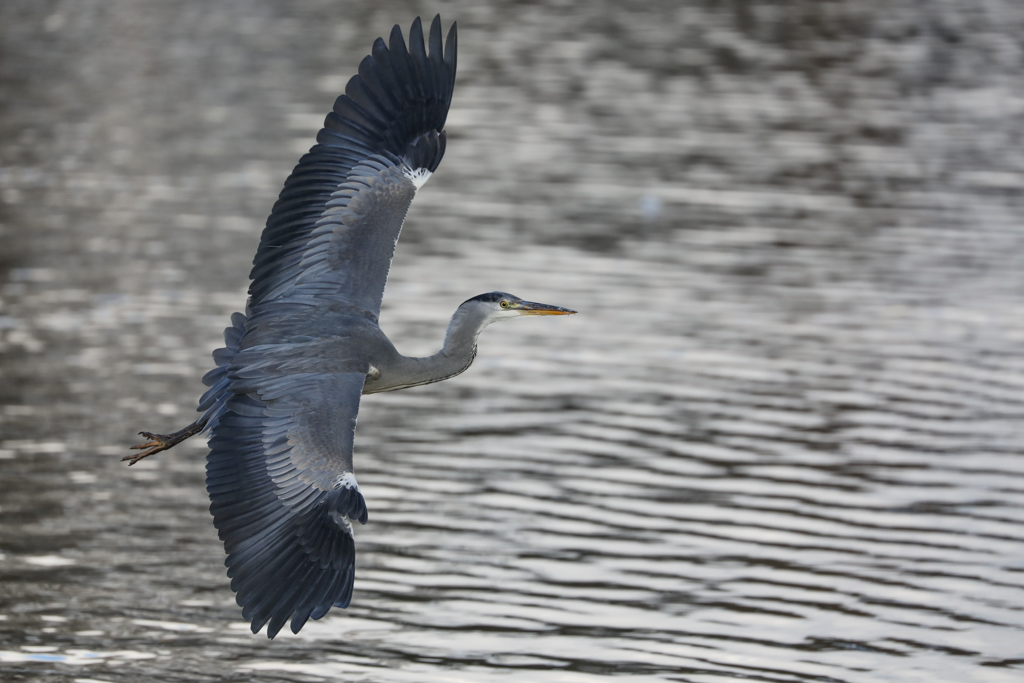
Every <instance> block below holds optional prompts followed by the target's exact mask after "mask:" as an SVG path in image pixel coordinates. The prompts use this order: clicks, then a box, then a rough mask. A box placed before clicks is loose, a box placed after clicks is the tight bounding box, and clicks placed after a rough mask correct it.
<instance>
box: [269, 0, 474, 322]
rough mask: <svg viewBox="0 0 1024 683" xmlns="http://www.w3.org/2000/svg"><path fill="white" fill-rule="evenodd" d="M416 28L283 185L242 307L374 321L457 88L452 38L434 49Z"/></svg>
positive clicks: (355, 90)
mask: <svg viewBox="0 0 1024 683" xmlns="http://www.w3.org/2000/svg"><path fill="white" fill-rule="evenodd" d="M428 43H429V55H428V53H427V45H425V44H424V40H423V30H422V27H421V24H420V20H419V19H418V18H417V19H416V21H415V22H413V25H412V28H411V30H410V33H409V47H408V49H407V48H406V45H405V41H404V40H403V39H402V32H401V29H399V27H398V26H395V27H394V28H393V29H392V31H391V37H390V40H389V42H388V44H387V45H385V43H384V41H383V39H381V38H378V39H377V40H376V42H374V44H373V50H372V54H370V55H368V56H367V57H366V58H365V59H363V61H362V63H361V64H360V65H359V73H358V75H356V76H353V77H352V79H351V80H350V81H349V82H348V85H347V86H346V88H345V94H344V95H342V96H340V97H339V98H338V99H337V101H336V102H335V104H334V111H333V112H331V113H330V114H328V116H327V120H326V121H325V122H324V128H323V129H322V130H321V131H320V133H319V134H318V135H317V144H316V146H314V147H313V148H312V149H310V151H309V153H308V154H306V155H305V156H303V157H302V159H301V160H300V161H299V164H298V165H297V166H296V167H295V169H294V170H293V171H292V174H291V176H290V177H289V178H288V180H287V181H286V182H285V186H284V189H283V190H282V191H281V195H280V197H279V199H278V201H277V203H276V204H275V205H274V208H273V211H272V212H271V214H270V218H269V219H268V220H267V226H266V228H265V229H264V231H263V237H262V239H261V242H260V247H259V250H258V251H257V252H256V257H255V259H254V260H253V269H252V273H251V274H250V278H251V279H252V283H251V284H250V286H249V297H250V298H249V305H250V306H252V307H255V308H258V307H259V306H260V305H262V304H264V303H268V302H274V301H277V300H282V299H283V300H287V301H292V302H306V303H310V304H313V305H317V304H319V303H322V302H324V301H325V300H327V301H330V302H331V303H335V302H342V303H346V304H350V305H353V306H356V307H358V308H360V309H362V310H364V311H366V312H368V313H369V314H370V315H372V316H373V317H374V318H376V316H377V315H378V314H379V312H380V301H381V297H382V296H383V293H384V285H385V284H386V282H387V276H388V271H389V270H390V267H391V258H392V256H393V255H394V249H395V243H396V242H397V240H398V236H399V232H400V231H401V228H402V223H403V221H404V220H405V214H406V212H407V211H408V209H409V204H410V203H411V202H412V198H413V195H414V194H415V191H416V187H417V186H418V185H420V184H422V181H423V180H425V179H426V177H427V176H429V174H430V173H432V172H433V171H434V170H435V169H436V168H437V166H438V164H439V163H440V162H441V157H442V156H443V155H444V149H445V134H444V130H443V129H444V122H445V118H446V117H447V115H448V106H449V104H450V103H451V98H452V90H453V88H454V85H455V52H456V29H455V24H452V26H451V29H450V30H449V31H448V37H447V40H446V41H445V43H444V45H443V46H442V43H441V20H440V17H434V20H433V22H432V23H431V25H430V36H429V40H428Z"/></svg>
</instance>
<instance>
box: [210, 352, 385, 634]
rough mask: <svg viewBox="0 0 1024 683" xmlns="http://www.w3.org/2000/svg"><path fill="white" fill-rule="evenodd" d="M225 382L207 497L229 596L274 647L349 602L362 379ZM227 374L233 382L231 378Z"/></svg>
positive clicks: (359, 503)
mask: <svg viewBox="0 0 1024 683" xmlns="http://www.w3.org/2000/svg"><path fill="white" fill-rule="evenodd" d="M237 371H239V372H242V374H248V375H250V376H249V377H242V378H238V379H233V380H232V383H233V387H232V388H233V389H234V390H236V391H237V390H239V389H244V390H247V393H235V394H234V395H232V397H231V398H230V399H229V400H228V401H227V406H226V409H225V410H224V412H223V414H222V415H221V416H220V419H219V421H218V424H217V427H216V429H215V433H214V435H213V437H212V438H211V439H210V455H209V456H208V458H207V468H206V472H207V473H206V487H207V490H208V491H209V494H210V500H211V505H210V512H211V513H213V523H214V526H216V527H217V530H218V532H219V534H220V538H221V540H222V541H223V542H224V548H225V550H226V551H227V553H228V557H227V560H226V562H225V564H226V565H227V567H228V576H230V577H231V588H232V590H234V591H235V592H236V594H237V595H236V600H237V602H238V604H239V605H240V606H241V607H242V616H243V617H245V618H246V619H248V620H250V621H251V622H252V631H253V633H256V632H258V631H259V630H260V629H261V628H263V626H264V625H265V624H268V622H269V627H268V629H267V635H268V636H269V637H271V638H273V637H274V636H275V635H277V632H278V631H279V630H280V629H281V627H282V626H283V625H284V624H285V622H287V621H288V619H291V620H292V631H294V632H296V633H298V631H299V629H300V628H302V625H303V624H304V623H305V622H306V620H307V619H309V618H310V617H312V618H314V619H317V618H319V617H322V616H323V615H324V614H326V613H327V610H329V609H330V608H331V606H338V607H347V606H348V604H349V601H350V600H351V599H352V583H353V578H354V572H355V545H354V542H353V537H352V528H351V524H350V521H351V520H357V521H359V522H360V523H366V520H367V514H366V504H365V502H364V501H363V496H362V494H361V493H360V492H359V487H358V485H357V484H356V482H355V478H354V477H353V476H352V447H353V439H354V434H355V425H356V413H357V412H358V409H359V398H360V395H361V393H362V389H363V379H364V377H365V375H364V374H363V373H362V372H344V373H336V374H325V373H298V374H286V375H276V376H266V375H262V374H261V373H259V372H256V371H254V372H249V373H244V371H243V369H242V368H238V369H237ZM232 374H234V372H233V373H232Z"/></svg>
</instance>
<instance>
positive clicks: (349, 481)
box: [334, 472, 359, 491]
mask: <svg viewBox="0 0 1024 683" xmlns="http://www.w3.org/2000/svg"><path fill="white" fill-rule="evenodd" d="M334 488H336V489H340V488H346V489H355V490H356V491H358V490H359V484H357V483H356V475H354V474H352V473H351V472H346V473H345V474H339V475H338V476H337V477H336V478H335V480H334Z"/></svg>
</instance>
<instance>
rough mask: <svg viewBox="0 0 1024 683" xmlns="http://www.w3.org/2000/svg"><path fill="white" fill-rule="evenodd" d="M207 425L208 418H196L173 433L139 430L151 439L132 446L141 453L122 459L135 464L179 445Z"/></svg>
mask: <svg viewBox="0 0 1024 683" xmlns="http://www.w3.org/2000/svg"><path fill="white" fill-rule="evenodd" d="M205 426H206V420H204V419H200V420H196V421H195V422H193V423H192V424H190V425H189V426H188V427H185V428H184V429H179V430H178V431H176V432H174V433H173V434H154V433H153V432H139V436H144V437H146V438H147V439H149V441H147V442H146V443H140V444H138V445H136V446H132V450H136V451H142V452H141V453H132V454H131V455H126V456H124V457H123V458H121V460H122V461H124V460H127V461H128V464H129V465H134V464H135V463H137V462H138V461H140V460H142V459H143V458H148V457H149V456H151V455H153V454H154V453H159V452H160V451H166V450H167V449H168V448H171V447H173V446H177V445H178V444H179V443H181V442H182V441H184V440H185V439H187V438H188V437H190V436H192V435H193V434H198V433H199V432H201V431H202V430H203V427H205Z"/></svg>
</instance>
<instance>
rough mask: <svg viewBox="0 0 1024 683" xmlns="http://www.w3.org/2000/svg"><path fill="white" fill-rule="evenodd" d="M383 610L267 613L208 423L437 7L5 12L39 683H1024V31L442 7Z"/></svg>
mask: <svg viewBox="0 0 1024 683" xmlns="http://www.w3.org/2000/svg"><path fill="white" fill-rule="evenodd" d="M440 9H441V11H442V12H443V14H444V19H445V22H446V23H447V22H448V21H450V20H452V19H457V20H458V22H459V28H460V36H459V38H460V64H459V79H458V82H457V86H456V93H455V100H454V103H453V110H452V115H451V117H450V119H449V124H448V130H449V134H450V138H449V139H450V144H449V150H448V154H447V156H446V158H445V161H444V163H443V164H442V167H441V169H440V170H439V172H438V173H437V174H435V176H434V178H433V179H432V180H431V182H430V184H429V185H428V186H427V188H426V189H425V190H424V192H422V193H421V195H420V197H419V198H418V199H417V203H416V205H415V206H414V208H413V212H412V215H411V216H410V222H409V224H408V226H407V229H406V232H405V234H404V236H403V238H402V244H401V246H400V248H399V254H398V257H397V259H396V262H395V266H394V268H393V270H392V276H391V281H390V282H389V285H388V292H387V296H386V301H385V311H384V314H383V317H382V323H383V325H384V328H385V330H386V331H388V332H389V334H391V336H392V338H393V339H395V340H396V342H397V343H398V346H399V348H401V349H402V350H403V351H405V352H407V353H424V352H427V351H430V350H432V348H433V347H435V346H436V345H437V344H439V343H440V338H441V336H442V334H443V328H444V325H445V322H446V320H447V317H448V315H449V314H450V312H451V310H453V309H454V307H455V306H456V305H457V304H458V303H459V302H460V301H462V300H463V299H465V298H467V297H469V296H472V295H474V294H476V293H479V292H483V291H488V290H492V289H503V290H507V291H512V292H514V293H516V294H519V295H521V296H523V297H527V298H530V299H535V300H540V301H545V302H550V303H553V304H559V305H564V306H570V307H572V308H576V309H579V310H580V311H581V314H580V315H578V316H574V317H573V318H568V319H564V320H563V319H536V320H533V319H531V320H525V321H521V322H516V323H515V324H509V325H502V326H498V327H495V328H491V329H489V330H488V331H487V332H486V333H485V334H484V337H483V339H482V345H481V354H480V357H479V358H478V360H477V362H476V364H475V365H474V367H473V368H472V369H471V370H470V371H469V372H467V373H466V374H465V375H462V376H460V377H458V378H456V379H454V380H451V381H448V382H444V383H441V384H436V385H431V386H426V387H421V388H417V389H412V390H408V391H404V392H397V393H393V394H385V395H374V396H368V397H365V399H364V402H363V407H362V412H361V414H360V426H359V433H358V435H357V464H356V466H357V469H358V472H359V481H360V484H361V486H362V488H363V489H364V491H365V494H366V498H367V502H368V505H369V507H370V519H371V522H370V524H369V525H367V526H366V527H362V528H359V529H357V534H358V548H359V553H360V554H359V558H358V572H357V580H356V592H355V597H354V600H353V605H352V607H351V608H350V609H348V610H346V611H339V610H335V611H333V612H331V614H330V615H329V616H328V617H327V618H325V619H323V620H322V621H320V622H316V623H310V624H308V625H307V626H306V627H305V629H304V630H303V631H302V633H301V634H300V635H299V636H291V635H290V634H288V635H283V636H282V637H279V638H278V639H276V640H275V641H273V642H268V641H267V640H266V638H265V637H263V636H252V635H250V634H249V632H248V625H247V624H246V623H245V622H243V621H241V619H240V616H239V610H238V609H237V607H235V605H234V601H233V596H232V594H231V592H230V590H229V589H228V584H227V580H226V578H225V577H224V570H223V566H222V558H223V550H222V548H221V545H220V543H219V542H218V540H217V537H216V533H215V531H214V529H213V526H212V524H211V523H210V518H209V514H208V512H207V506H208V501H207V498H206V493H205V490H204V484H203V467H204V449H203V444H201V443H187V444H185V445H183V446H181V447H179V448H178V449H175V450H174V451H171V452H168V453H165V454H162V455H160V456H159V457H158V458H154V459H151V460H148V461H145V462H143V463H141V464H139V465H138V466H136V467H133V468H131V469H128V468H126V467H125V466H124V465H123V464H122V463H121V462H120V461H119V458H120V456H121V455H123V454H124V453H126V447H127V446H128V445H130V444H131V443H133V442H134V441H133V440H134V438H135V437H134V434H135V432H136V431H138V430H139V429H155V430H158V431H161V430H169V429H174V428H177V427H179V426H182V425H183V424H185V423H186V422H188V421H189V420H190V419H191V409H192V407H193V406H194V404H195V400H196V398H197V397H198V395H199V393H200V389H201V385H200V384H199V378H200V377H201V375H202V374H203V373H204V372H205V371H206V370H207V369H208V367H209V365H210V359H209V351H210V350H211V349H212V348H214V347H215V346H217V345H218V343H219V336H220V331H221V329H222V328H223V326H224V325H225V324H226V321H227V315H228V314H229V313H230V312H231V311H233V310H237V309H238V308H240V307H241V306H242V305H243V302H244V291H245V284H246V280H245V279H246V275H247V272H248V266H249V261H250V259H251V257H252V254H253V252H254V249H255V246H256V243H257V240H258V235H259V230H260V227H261V223H262V221H263V220H264V218H265V215H266V213H267V211H268V210H269V207H270V206H271V204H272V201H273V198H274V197H275V196H276V193H277V191H278V189H279V186H280V183H281V182H282V181H283V179H284V177H285V175H286V174H287V172H288V170H289V169H290V168H291V166H292V164H294V162H295V160H296V159H297V157H298V154H299V153H301V152H302V151H303V150H304V149H306V148H307V147H308V146H309V145H310V144H311V140H312V136H313V134H314V132H315V130H316V128H317V127H318V125H319V122H320V121H321V120H322V117H323V114H324V112H325V111H326V110H327V108H328V107H329V106H330V104H331V102H332V100H333V97H334V96H335V95H336V94H337V92H339V91H340V90H341V89H342V88H343V86H344V83H345V81H346V80H347V78H348V76H349V75H350V74H351V73H352V72H353V70H354V68H355V65H356V64H357V63H358V60H359V59H360V58H361V57H362V55H363V54H365V52H366V51H367V49H368V47H369V45H370V42H371V40H372V38H373V37H375V36H376V35H378V34H381V33H384V32H386V31H387V30H388V29H389V28H390V25H391V23H393V22H395V21H401V23H403V24H404V25H408V23H409V22H410V21H411V19H412V17H413V16H415V15H416V14H417V13H423V14H425V15H427V14H431V13H432V12H433V8H426V7H424V6H421V5H420V4H414V5H407V4H405V3H399V2H381V3H375V4H373V5H372V6H371V5H370V4H369V3H366V4H360V5H352V6H349V5H348V4H342V3H338V2H327V1H324V2H304V3H302V4H301V5H298V6H287V7H285V6H278V5H277V4H276V3H267V2H252V3H218V4H216V5H212V4H210V3H198V2H178V3H156V2H99V1H98V0H95V1H88V0H78V1H76V2H75V3H62V4H54V3H39V2H28V1H27V0H25V1H22V0H15V1H12V2H7V3H4V4H3V5H0V140H2V142H0V200H2V201H0V244H2V245H3V246H2V248H0V375H2V376H0V494H2V497H0V678H3V680H5V681H7V680H10V681H35V680H48V681H49V680H53V681H111V682H113V681H137V680H147V679H152V680H162V681H176V680H180V681H197V680H238V681H243V680H245V681H248V680H259V681H317V680H352V681H417V682H419V681H491V680H495V681H505V680H510V681H511V680H516V681H551V682H555V681H559V682H563V681H589V680H594V679H596V678H600V677H606V676H611V675H623V674H630V675H631V680H678V681H694V682H699V681H715V680H722V679H729V678H745V679H752V680H757V681H844V682H845V681H858V682H859V681H938V680H942V681H1018V680H1021V678H1022V670H1024V628H1022V626H1024V531H1022V522H1024V512H1022V510H1024V459H1022V451H1024V426H1022V425H1024V421H1022V418H1024V399H1022V398H1021V391H1022V389H1024V350H1022V349H1024V199H1022V197H1024V195H1022V189H1024V152H1022V149H1024V147H1022V142H1024V85H1022V83H1024V79H1022V78H1021V75H1022V71H1024V40H1022V38H1021V36H1024V6H1021V5H1020V4H1019V3H1016V2H1013V1H1012V0H992V1H990V2H977V3H942V2H927V1H921V2H911V1H910V0H905V1H896V2H891V3H884V4H883V3H864V2H859V1H856V0H846V1H845V2H808V3H790V2H785V3H784V2H764V3H737V4H729V3H721V4H720V3H710V2H709V3H677V2H664V3H661V2H652V3H628V4H620V3H617V2H594V3H588V4H586V5H580V6H579V7H574V6H573V5H572V4H569V3H558V4H553V5H551V6H544V5H532V4H524V5H511V4H506V3H502V4H488V3H444V5H443V6H442V7H441V8H440Z"/></svg>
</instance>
